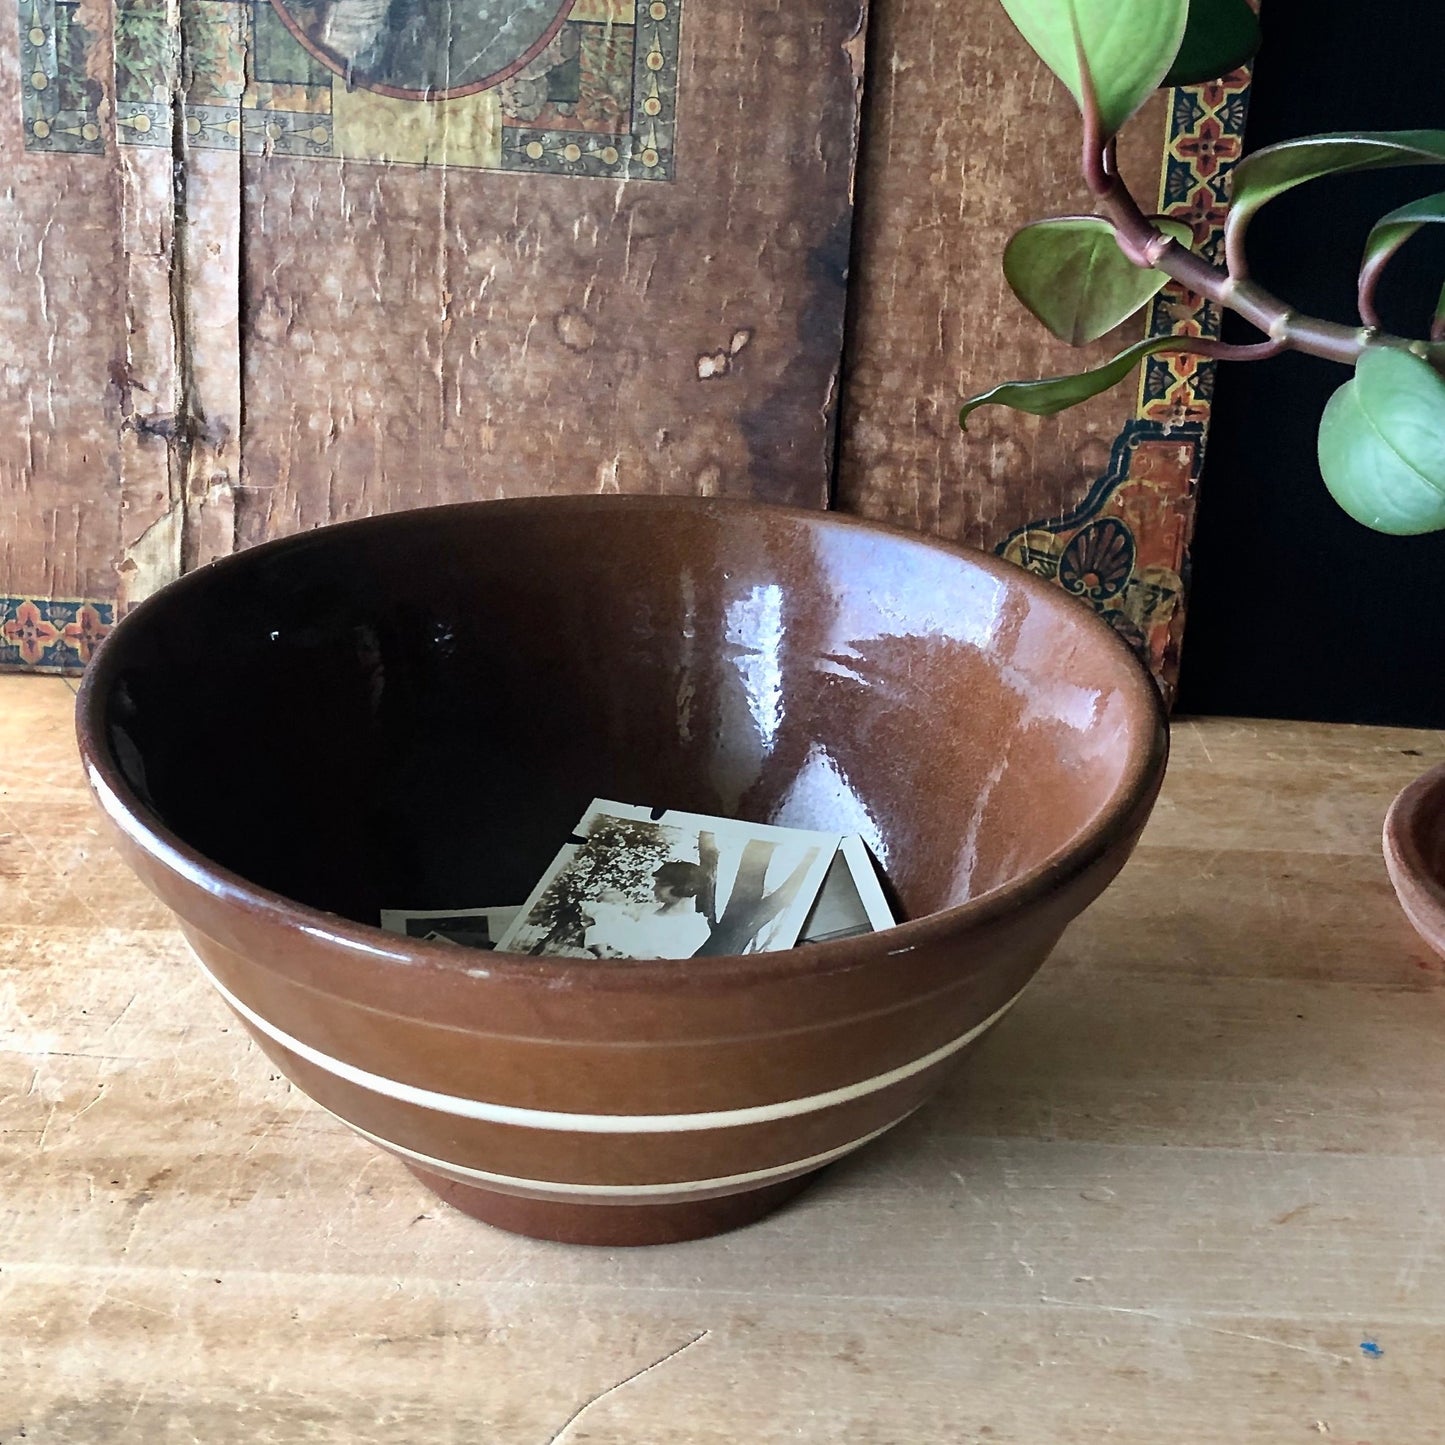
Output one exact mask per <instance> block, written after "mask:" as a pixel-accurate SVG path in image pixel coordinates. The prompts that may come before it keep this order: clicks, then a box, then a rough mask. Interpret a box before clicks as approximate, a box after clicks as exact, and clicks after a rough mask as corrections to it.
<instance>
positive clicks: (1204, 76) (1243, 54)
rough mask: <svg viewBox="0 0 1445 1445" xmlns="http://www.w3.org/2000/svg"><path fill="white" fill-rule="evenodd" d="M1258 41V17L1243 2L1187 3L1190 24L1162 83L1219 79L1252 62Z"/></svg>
mask: <svg viewBox="0 0 1445 1445" xmlns="http://www.w3.org/2000/svg"><path fill="white" fill-rule="evenodd" d="M1259 41H1260V33H1259V16H1258V15H1256V14H1255V13H1254V11H1253V10H1251V9H1250V7H1249V5H1248V4H1247V3H1246V0H1189V23H1188V24H1187V25H1186V26H1185V28H1184V39H1183V41H1182V42H1181V44H1180V46H1179V53H1178V55H1176V56H1175V57H1174V64H1173V65H1172V66H1170V68H1169V74H1168V75H1166V76H1165V77H1164V84H1165V85H1198V84H1199V83H1200V82H1201V81H1205V80H1218V79H1219V77H1220V76H1221V75H1228V74H1229V72H1230V71H1231V70H1238V69H1239V67H1240V66H1241V65H1243V64H1244V63H1245V62H1246V61H1247V60H1251V59H1253V57H1254V53H1255V51H1256V50H1258V49H1259Z"/></svg>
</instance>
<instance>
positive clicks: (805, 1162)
mask: <svg viewBox="0 0 1445 1445" xmlns="http://www.w3.org/2000/svg"><path fill="white" fill-rule="evenodd" d="M318 1107H320V1108H323V1109H325V1108H326V1106H325V1105H324V1104H323V1105H320V1106H318ZM918 1107H919V1106H918V1105H915V1106H914V1107H913V1108H912V1109H909V1110H908V1112H907V1113H905V1114H900V1115H899V1116H898V1117H897V1118H896V1119H894V1120H892V1121H891V1122H890V1123H887V1124H885V1125H884V1126H883V1127H882V1128H881V1129H873V1130H871V1131H870V1132H869V1133H867V1134H864V1135H863V1136H862V1137H861V1138H858V1139H853V1140H850V1141H849V1142H848V1143H847V1144H840V1145H839V1146H838V1147H837V1148H836V1149H827V1150H825V1151H824V1152H823V1153H821V1154H813V1155H810V1156H809V1157H808V1158H806V1159H795V1160H793V1161H792V1162H791V1163H788V1164H773V1165H771V1166H769V1167H768V1168H767V1169H753V1170H750V1171H749V1172H748V1173H746V1174H725V1175H723V1176H722V1177H721V1178H718V1179H682V1180H678V1181H676V1182H672V1183H667V1184H574V1183H571V1182H569V1181H564V1180H557V1179H519V1178H517V1177H516V1176H515V1175H512V1174H493V1173H491V1172H490V1171H489V1170H486V1169H474V1168H472V1166H471V1165H469V1164H452V1163H449V1162H448V1161H447V1160H445V1159H434V1158H432V1156H431V1155H430V1154H421V1153H418V1151H417V1150H415V1149H408V1148H407V1147H406V1145H405V1144H394V1143H393V1142H392V1141H391V1140H390V1139H383V1138H382V1137H381V1136H380V1135H379V1134H373V1133H372V1132H371V1131H370V1130H369V1129H363V1128H362V1127H361V1125H360V1124H353V1123H352V1122H351V1120H350V1119H345V1118H342V1116H341V1115H340V1114H338V1113H336V1111H335V1110H334V1109H326V1112H327V1113H328V1114H330V1115H332V1117H333V1118H336V1119H339V1120H340V1121H341V1123H343V1124H345V1125H346V1127H347V1128H348V1129H352V1130H354V1131H355V1132H356V1133H358V1134H360V1135H361V1137H362V1138H363V1139H368V1140H370V1141H371V1143H373V1144H375V1145H376V1146H377V1147H378V1148H381V1149H385V1150H387V1151H388V1152H389V1153H392V1154H398V1155H400V1156H401V1157H402V1158H403V1159H409V1160H411V1162H412V1163H414V1164H419V1165H421V1167H422V1168H423V1169H430V1170H432V1171H434V1172H435V1173H437V1174H442V1175H445V1176H446V1177H447V1178H448V1179H454V1180H456V1181H457V1183H459V1184H477V1185H480V1186H481V1187H483V1188H486V1187H487V1186H488V1185H492V1186H504V1187H510V1188H513V1189H526V1190H530V1191H534V1192H536V1193H550V1194H565V1195H568V1196H576V1195H585V1196H586V1197H587V1198H589V1199H676V1198H685V1197H686V1196H687V1195H689V1194H700V1193H703V1192H705V1191H722V1190H731V1189H740V1187H741V1186H743V1185H750V1184H766V1183H768V1182H769V1181H771V1180H774V1179H783V1178H785V1177H788V1176H792V1175H798V1174H806V1173H808V1172H809V1171H810V1170H813V1169H821V1168H822V1167H823V1166H824V1165H825V1164H831V1163H833V1162H834V1160H836V1159H841V1158H842V1157H843V1156H844V1155H845V1154H851V1153H852V1152H853V1150H855V1149H861V1148H862V1147H863V1146H864V1145H865V1144H871V1143H872V1142H873V1141H874V1140H875V1139H877V1138H878V1137H879V1136H880V1135H882V1134H886V1133H887V1132H888V1131H889V1130H890V1129H895V1128H897V1127H898V1125H899V1124H901V1123H902V1122H903V1121H904V1120H905V1119H907V1118H909V1117H910V1116H911V1115H912V1114H914V1113H915V1112H917V1109H918Z"/></svg>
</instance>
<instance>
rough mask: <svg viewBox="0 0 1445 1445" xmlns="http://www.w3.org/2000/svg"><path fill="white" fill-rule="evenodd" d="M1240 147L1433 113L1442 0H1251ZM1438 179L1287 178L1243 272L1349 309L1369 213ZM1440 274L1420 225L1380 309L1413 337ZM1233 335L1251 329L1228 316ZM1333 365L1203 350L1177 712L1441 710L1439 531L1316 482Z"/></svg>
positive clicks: (1434, 244) (1293, 296)
mask: <svg viewBox="0 0 1445 1445" xmlns="http://www.w3.org/2000/svg"><path fill="white" fill-rule="evenodd" d="M1261 18H1262V22H1263V26H1264V32H1265V42H1264V47H1263V49H1262V50H1261V52H1260V55H1259V58H1258V60H1257V62H1256V66H1255V76H1254V90H1253V96H1252V100H1251V106H1250V113H1249V121H1248V126H1247V129H1246V145H1245V148H1246V150H1247V151H1248V150H1255V149H1258V148H1259V147H1260V146H1264V145H1268V144H1270V143H1272V142H1274V141H1278V140H1285V139H1288V138H1289V137H1292V136H1297V135H1306V134H1310V133H1312V132H1316V131H1326V130H1350V129H1368V130H1396V129H1408V128H1416V127H1445V3H1442V0H1384V3H1380V0H1373V3H1372V0H1265V3H1264V6H1263V8H1262V12H1261ZM1441 190H1445V167H1438V168H1437V167H1421V168H1411V169H1408V170H1398V171H1386V172H1378V173H1374V174H1365V175H1361V176H1354V177H1333V178H1330V179H1328V180H1324V181H1316V182H1313V183H1312V184H1310V185H1307V186H1302V187H1300V188H1299V189H1297V190H1296V191H1294V192H1292V193H1290V194H1289V195H1286V196H1283V197H1281V198H1280V199H1279V200H1276V201H1274V202H1272V203H1271V204H1270V205H1269V206H1267V207H1266V208H1265V209H1264V210H1263V211H1262V212H1261V213H1260V214H1259V216H1258V217H1257V218H1256V220H1255V222H1254V223H1253V225H1252V226H1251V228H1250V243H1249V255H1250V259H1251V263H1252V268H1253V271H1254V273H1255V276H1256V277H1257V278H1258V279H1259V280H1260V281H1261V282H1262V283H1263V284H1264V285H1266V286H1268V287H1269V288H1270V289H1271V290H1273V291H1275V292H1276V294H1278V295H1281V296H1283V297H1284V298H1285V299H1287V300H1288V301H1290V302H1291V303H1292V304H1293V305H1295V306H1296V307H1298V308H1299V309H1301V310H1304V311H1311V312H1314V313H1315V314H1317V315H1322V316H1328V317H1330V318H1332V319H1335V320H1339V321H1345V322H1353V321H1355V320H1356V313H1355V273H1356V269H1357V266H1358V262H1359V256H1360V252H1361V250H1362V248H1363V245H1364V240H1365V236H1366V234H1367V233H1368V231H1369V229H1370V226H1371V225H1372V224H1373V223H1374V221H1375V220H1377V219H1378V218H1379V217H1380V216H1381V215H1383V214H1384V213H1385V212H1386V211H1388V210H1391V209H1392V208H1393V207H1395V206H1397V205H1400V204H1402V203H1403V202H1405V201H1409V200H1413V199H1415V198H1416V197H1417V196H1422V195H1427V194H1430V193H1432V192H1437V191H1441ZM1442 282H1445V226H1434V227H1427V228H1425V230H1424V231H1422V232H1420V233H1419V234H1418V235H1416V236H1415V237H1414V238H1413V239H1412V240H1411V241H1409V242H1408V243H1407V245H1406V247H1405V249H1404V250H1403V251H1402V252H1401V253H1400V254H1399V255H1398V256H1397V257H1396V258H1395V260H1394V261H1393V262H1392V263H1391V267H1390V270H1389V271H1388V272H1387V273H1386V276H1385V278H1384V281H1383V283H1382V285H1381V287H1380V291H1379V297H1380V307H1381V313H1382V319H1383V321H1384V324H1385V325H1386V326H1387V327H1389V328H1390V329H1392V330H1396V331H1399V332H1401V333H1402V334H1407V335H1411V336H1423V335H1425V334H1426V332H1427V331H1428V329H1429V321H1430V316H1431V314H1432V312H1433V310H1434V306H1435V302H1436V300H1437V298H1438V297H1439V295H1440V288H1441V284H1442ZM1225 336H1226V338H1227V339H1229V340H1233V341H1247V340H1257V339H1258V335H1257V333H1254V332H1252V331H1251V329H1250V328H1249V327H1248V326H1246V325H1244V324H1242V323H1236V320H1235V318H1230V319H1229V320H1228V321H1227V322H1226V329H1225ZM1348 375H1349V372H1348V371H1347V370H1346V369H1345V368H1344V367H1341V366H1337V365H1333V364H1331V363H1330V362H1326V361H1319V360H1316V359H1315V358H1313V357H1307V356H1299V355H1293V354H1291V355H1286V356H1282V357H1279V358H1277V359H1275V360H1273V361H1267V362H1260V363H1251V364H1226V365H1223V366H1221V367H1220V368H1219V373H1218V381H1217V384H1216V392H1215V405H1214V414H1213V422H1212V426H1211V431H1210V439H1209V446H1208V451H1207V454H1206V457H1205V464H1204V475H1203V479H1202V482H1201V487H1200V505H1199V514H1198V530H1197V533H1196V536H1195V542H1194V548H1193V585H1192V589H1191V602H1190V610H1189V616H1188V621H1187V625H1186V629H1185V635H1184V649H1183V670H1182V675H1181V691H1180V697H1179V704H1178V709H1179V711H1181V712H1195V713H1227V714H1228V713H1232V714H1239V715H1244V716H1253V717H1280V718H1312V719H1320V720H1327V721H1343V722H1372V723H1398V724H1408V725H1412V726H1425V727H1445V533H1442V534H1437V535H1434V536H1428V537H1404V538H1397V537H1383V536H1380V535H1378V534H1376V533H1374V532H1371V531H1369V530H1367V529H1366V528H1364V527H1362V526H1360V525H1359V524H1358V523H1357V522H1354V521H1352V520H1351V519H1350V518H1349V517H1347V516H1346V515H1345V514H1344V513H1343V512H1342V511H1340V510H1339V508H1338V507H1336V506H1335V504H1334V502H1333V501H1332V500H1331V499H1330V496H1329V494H1328V492H1326V491H1325V489H1324V484H1323V483H1322V482H1321V481H1320V476H1319V469H1318V464H1317V462H1316V459H1315V431H1316V427H1317V425H1318V422H1319V416H1320V412H1321V410H1322V409H1323V407H1324V404H1325V402H1326V401H1327V400H1328V398H1329V396H1330V394H1331V393H1332V392H1333V391H1334V389H1335V388H1336V387H1337V386H1339V385H1340V384H1341V382H1343V381H1344V380H1345V379H1346V378H1347V377H1348Z"/></svg>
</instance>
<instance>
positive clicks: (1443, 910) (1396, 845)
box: [1385, 763, 1445, 958]
mask: <svg viewBox="0 0 1445 1445" xmlns="http://www.w3.org/2000/svg"><path fill="white" fill-rule="evenodd" d="M1385 866H1386V867H1387V868H1388V869H1389V870H1390V881H1391V882H1392V883H1393V884H1394V885H1395V894H1396V896H1397V897H1398V898H1399V900H1400V907H1401V908H1403V909H1404V910H1405V917H1406V918H1408V919H1409V920H1410V922H1411V923H1412V924H1413V925H1414V928H1415V932H1416V933H1418V934H1419V935H1420V937H1421V938H1422V939H1424V940H1425V942H1426V943H1427V944H1429V946H1430V947H1431V948H1432V949H1434V950H1435V952H1436V953H1438V954H1439V955H1440V956H1441V957H1442V958H1445V763H1441V764H1440V765H1439V766H1438V767H1435V768H1431V769H1430V771H1429V772H1428V773H1422V774H1421V775H1420V776H1419V777H1418V778H1416V779H1415V781H1414V782H1413V783H1411V784H1410V786H1409V787H1408V788H1406V789H1405V791H1404V792H1402V793H1401V794H1400V796H1399V797H1398V798H1396V799H1395V801H1394V802H1393V803H1392V804H1391V805H1390V811H1389V812H1388V813H1387V814H1386V815H1385Z"/></svg>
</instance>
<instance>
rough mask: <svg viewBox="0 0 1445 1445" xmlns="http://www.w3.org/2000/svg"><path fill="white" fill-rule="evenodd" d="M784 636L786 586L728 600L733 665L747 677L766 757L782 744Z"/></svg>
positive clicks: (757, 589) (748, 694)
mask: <svg viewBox="0 0 1445 1445" xmlns="http://www.w3.org/2000/svg"><path fill="white" fill-rule="evenodd" d="M784 636H785V629H784V627H783V589H782V587H781V586H779V585H778V583H776V582H766V583H763V584H761V585H760V586H757V587H754V588H753V589H752V590H751V591H750V592H749V593H748V595H747V596H746V597H740V598H738V599H737V600H736V601H734V602H729V603H728V606H727V614H726V621H725V625H724V633H723V638H724V641H725V642H726V643H727V645H728V647H729V648H732V649H736V652H737V655H736V656H734V657H733V659H732V663H733V666H734V667H735V668H736V669H737V672H738V676H739V677H740V678H741V679H742V683H743V689H744V693H745V696H746V698H747V707H748V713H749V715H750V716H751V717H752V720H753V725H754V727H756V729H757V734H758V741H759V742H760V743H761V744H762V750H763V755H764V756H767V755H768V754H770V753H771V752H772V751H773V749H774V748H775V747H776V746H777V741H778V730H779V728H781V727H782V725H783V639H784Z"/></svg>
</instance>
